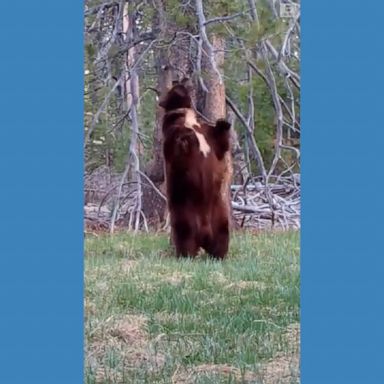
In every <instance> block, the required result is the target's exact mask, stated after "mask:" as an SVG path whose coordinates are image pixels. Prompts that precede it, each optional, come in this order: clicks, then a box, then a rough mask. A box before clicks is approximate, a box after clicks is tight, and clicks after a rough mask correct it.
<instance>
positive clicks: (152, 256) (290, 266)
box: [85, 232, 300, 384]
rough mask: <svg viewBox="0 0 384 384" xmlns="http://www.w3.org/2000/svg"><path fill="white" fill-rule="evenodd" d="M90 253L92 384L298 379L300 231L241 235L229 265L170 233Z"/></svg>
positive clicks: (119, 238)
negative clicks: (192, 255)
mask: <svg viewBox="0 0 384 384" xmlns="http://www.w3.org/2000/svg"><path fill="white" fill-rule="evenodd" d="M85 247H86V248H85V344H86V345H85V348H86V351H85V383H87V384H91V383H105V384H106V383H114V384H116V383H164V384H165V383H172V384H181V383H182V384H189V383H190V384H192V383H198V384H203V383H206V384H208V383H212V384H224V383H264V384H272V383H273V384H278V383H284V384H293V383H298V382H299V367H298V365H299V337H300V334H299V233H298V232H288V233H258V234H250V233H242V234H236V235H235V236H234V237H233V239H232V243H231V251H230V254H229V256H228V258H227V259H226V260H225V261H224V262H217V261H213V260H210V259H207V258H206V257H201V258H199V259H196V260H186V259H182V260H177V259H175V258H174V257H172V256H171V255H170V251H169V245H168V238H167V237H166V236H164V235H138V236H131V235H127V234H119V235H114V236H113V237H111V236H107V235H99V236H94V235H89V236H88V237H87V238H86V241H85Z"/></svg>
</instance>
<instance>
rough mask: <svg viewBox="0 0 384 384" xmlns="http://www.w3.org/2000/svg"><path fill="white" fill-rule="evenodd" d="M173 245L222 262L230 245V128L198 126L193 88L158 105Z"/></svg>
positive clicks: (178, 89) (180, 87)
mask: <svg viewBox="0 0 384 384" xmlns="http://www.w3.org/2000/svg"><path fill="white" fill-rule="evenodd" d="M159 105H160V106H161V107H163V108H164V110H165V114H164V119H163V151H164V160H165V175H166V184H167V199H168V208H169V213H170V219H171V233H172V242H173V244H174V246H175V248H176V254H177V256H196V255H197V253H198V251H199V249H200V248H203V249H204V250H205V251H206V252H207V253H209V254H210V255H212V256H213V257H215V258H219V259H222V258H224V257H225V255H226V254H227V252H228V246H229V215H230V210H229V204H228V191H227V190H226V188H227V187H228V183H227V181H226V180H227V179H228V175H226V172H227V164H226V162H225V154H226V153H227V152H228V151H229V150H230V124H229V123H228V122H227V121H226V120H224V119H220V120H217V122H216V124H215V125H209V124H207V123H205V122H199V121H198V120H197V117H196V113H195V111H194V110H193V109H192V102H191V98H190V95H189V90H188V89H187V87H186V86H185V85H184V84H176V85H175V86H174V87H173V88H172V89H171V90H170V91H169V92H168V93H167V94H166V96H165V98H164V99H163V100H162V101H160V103H159Z"/></svg>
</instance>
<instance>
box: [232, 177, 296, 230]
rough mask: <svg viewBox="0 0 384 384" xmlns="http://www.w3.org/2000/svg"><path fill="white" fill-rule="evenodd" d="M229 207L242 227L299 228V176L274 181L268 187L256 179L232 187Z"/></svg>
mask: <svg viewBox="0 0 384 384" xmlns="http://www.w3.org/2000/svg"><path fill="white" fill-rule="evenodd" d="M232 208H233V210H234V215H235V218H236V221H237V223H239V224H240V226H241V227H244V228H255V229H268V228H271V229H284V230H287V229H299V228H300V177H299V175H298V174H296V175H293V177H291V176H290V177H281V178H279V179H277V178H276V180H274V181H273V182H271V183H270V184H267V185H265V184H263V183H262V182H261V181H257V180H253V181H252V182H248V183H246V184H245V185H233V186H232Z"/></svg>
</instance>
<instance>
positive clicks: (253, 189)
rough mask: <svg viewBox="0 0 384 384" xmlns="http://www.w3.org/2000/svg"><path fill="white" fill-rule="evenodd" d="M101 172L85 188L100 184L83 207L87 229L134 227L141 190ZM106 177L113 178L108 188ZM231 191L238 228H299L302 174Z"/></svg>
mask: <svg viewBox="0 0 384 384" xmlns="http://www.w3.org/2000/svg"><path fill="white" fill-rule="evenodd" d="M102 175H103V173H102V172H98V173H97V174H96V175H94V176H93V178H91V177H88V178H87V179H86V188H85V189H86V191H90V190H92V189H93V187H95V188H96V186H95V180H97V181H98V182H99V183H100V184H99V187H100V190H99V191H98V193H97V194H96V195H93V199H89V200H88V201H86V204H85V207H84V219H85V226H86V229H89V230H105V231H111V232H112V231H113V229H114V228H120V229H125V230H132V228H133V217H134V216H133V213H134V212H135V209H136V207H137V199H138V193H139V191H138V189H137V188H136V185H135V184H134V183H131V184H124V183H123V184H121V177H117V176H116V175H110V174H109V173H105V172H104V175H103V176H102ZM106 179H108V180H109V181H110V184H109V185H108V188H107V186H106V184H105V183H106ZM143 182H145V181H143ZM121 185H123V187H124V191H123V193H121V191H120V192H119V190H120V186H121ZM152 187H154V186H153V185H152ZM231 191H232V208H233V211H234V217H235V220H236V222H237V226H238V227H240V228H248V229H283V230H288V229H298V228H300V175H299V174H292V175H290V176H285V177H284V176H281V177H271V180H270V183H268V184H264V183H263V182H262V179H261V178H253V179H249V180H247V182H246V183H245V184H244V185H232V187H231ZM101 192H102V193H101ZM157 192H158V193H160V191H157ZM163 197H164V196H163ZM140 216H141V220H140V222H141V225H140V227H141V229H142V230H145V231H149V230H151V229H152V228H151V227H150V225H148V220H147V218H146V217H145V215H144V213H143V212H142V211H141V212H140ZM157 229H158V228H157ZM162 229H164V230H167V229H168V225H167V223H163V226H162Z"/></svg>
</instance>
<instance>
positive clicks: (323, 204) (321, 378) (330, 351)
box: [301, 0, 384, 384]
mask: <svg viewBox="0 0 384 384" xmlns="http://www.w3.org/2000/svg"><path fill="white" fill-rule="evenodd" d="M383 11H384V5H383V3H382V2H379V1H374V2H369V3H364V2H360V1H350V0H349V1H303V2H302V18H301V25H302V38H301V42H302V71H301V76H302V93H301V98H302V109H301V111H302V127H303V128H302V137H301V138H302V160H301V163H302V246H301V263H302V269H301V299H302V301H301V305H302V317H301V325H302V350H301V352H302V360H301V369H302V384H317V383H319V384H320V383H321V384H325V383H326V384H333V383H335V384H336V383H338V384H339V383H349V384H352V383H359V384H361V383H384V370H383V369H382V364H383V361H384V352H383V345H384V331H383V324H384V319H383V303H384V301H383V298H382V294H383V291H384V289H383V280H384V279H383V272H384V251H383V246H382V240H383V237H384V225H383V218H384V206H383V204H382V199H383V196H384V194H383V187H382V186H381V184H382V175H383V174H384V173H383V163H384V161H383V152H384V150H383V142H384V140H383V139H384V134H383V129H384V123H383V122H382V119H380V117H381V115H382V111H383V102H384V98H383V96H382V92H383V90H384V81H383V64H382V63H383V62H382V60H381V56H382V52H381V51H380V49H381V48H379V47H382V45H383V44H382V37H383V33H382V27H381V26H382V24H383V23H382V18H383V14H384V13H383Z"/></svg>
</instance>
